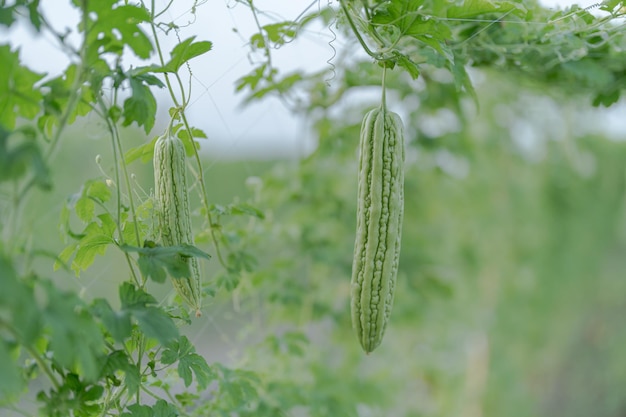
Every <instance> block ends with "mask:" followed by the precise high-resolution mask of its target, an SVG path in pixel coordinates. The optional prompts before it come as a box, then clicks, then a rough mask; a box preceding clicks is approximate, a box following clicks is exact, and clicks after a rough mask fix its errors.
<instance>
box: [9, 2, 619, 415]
mask: <svg viewBox="0 0 626 417" xmlns="http://www.w3.org/2000/svg"><path fill="white" fill-rule="evenodd" d="M39 3H40V2H39V1H38V0H17V1H15V2H13V3H12V4H10V5H6V4H5V2H3V3H2V5H1V6H0V25H3V26H5V27H11V26H12V25H15V24H16V22H18V21H21V22H22V23H24V24H28V25H30V26H31V27H32V28H33V30H35V31H37V32H40V33H44V34H46V35H47V36H51V38H52V39H55V41H56V42H57V43H58V47H59V48H60V49H62V50H63V51H66V53H67V55H68V60H67V67H66V68H65V70H64V71H62V72H60V73H58V74H40V73H37V72H36V71H33V70H32V69H30V68H28V67H27V66H26V65H24V64H23V63H22V61H21V60H20V51H19V49H17V48H15V47H14V46H13V45H11V44H10V43H6V44H3V45H0V60H1V62H2V63H3V69H4V71H0V209H1V211H2V216H0V231H1V233H2V240H1V241H0V285H1V286H2V289H3V291H2V292H0V406H1V407H2V409H3V411H2V414H3V415H5V414H6V413H8V415H28V416H30V415H33V416H34V415H45V416H68V415H73V416H124V417H140V416H141V417H143V416H178V415H180V416H206V415H218V416H242V417H243V416H253V415H254V416H277V415H278V416H281V415H285V416H287V415H289V416H299V415H307V416H320V417H321V416H371V415H397V416H433V417H434V416H442V417H443V416H456V415H464V416H469V417H472V416H477V415H488V416H501V415H506V416H527V415H533V416H543V415H545V416H554V415H572V416H577V415H581V416H582V415H590V414H593V415H594V416H600V417H602V416H607V417H612V416H618V415H621V414H623V412H624V406H625V405H624V403H623V399H622V393H621V391H620V390H619V387H620V386H622V384H623V383H624V375H626V373H625V372H623V371H624V367H625V366H626V364H625V363H624V360H623V358H622V356H623V355H622V354H621V350H622V347H623V344H624V333H623V331H622V330H621V317H622V316H623V313H624V305H623V301H622V300H621V298H620V294H623V291H624V285H625V284H624V283H623V280H622V279H621V275H620V273H619V271H621V270H623V268H624V266H625V265H624V260H623V257H622V256H621V253H622V251H623V248H624V243H625V240H624V234H623V225H624V223H623V212H624V210H623V209H624V207H623V201H624V192H625V186H626V184H625V183H624V175H623V160H624V157H626V149H625V148H624V146H623V144H622V143H615V142H610V141H607V140H606V139H605V138H602V137H596V136H593V135H588V134H585V135H583V134H579V133H578V132H575V131H566V132H565V133H563V134H562V135H561V136H556V133H555V132H556V130H555V129H554V128H553V127H552V130H548V129H547V128H546V129H545V132H549V134H544V135H543V136H541V135H535V136H533V139H534V140H535V142H533V145H532V146H528V143H527V141H528V137H525V136H524V135H523V130H524V129H531V130H532V129H534V130H535V131H537V130H539V129H540V127H545V126H541V125H540V123H541V120H539V119H538V118H537V117H536V116H533V113H532V112H531V110H532V106H529V105H528V101H527V100H528V97H531V98H533V99H538V98H540V97H543V98H546V97H548V98H547V100H550V102H551V103H553V104H555V107H557V108H559V107H562V108H563V109H564V110H561V111H563V112H566V111H568V109H569V107H568V105H567V104H568V102H574V103H578V100H579V97H578V96H579V95H581V94H582V95H583V98H584V99H588V98H589V97H591V100H592V102H593V104H595V105H600V104H602V105H606V106H608V105H612V104H613V103H615V102H616V101H617V100H618V99H619V97H620V94H621V90H622V89H623V88H624V74H626V72H625V71H624V66H625V64H626V60H625V56H626V55H625V54H624V51H623V48H622V47H621V45H623V43H624V35H623V30H621V29H622V26H621V23H620V21H619V19H618V18H619V17H621V16H622V13H623V10H624V4H623V3H622V2H620V1H616V0H610V1H607V2H604V3H602V4H601V5H600V7H599V8H600V9H601V10H602V11H604V12H605V14H604V16H603V17H597V16H595V15H593V14H591V13H590V10H588V9H580V8H579V7H577V6H572V7H571V8H569V9H567V10H563V11H557V12H554V11H549V10H547V9H544V8H542V7H540V6H539V5H538V4H535V3H533V2H522V1H517V0H512V1H497V2H496V1H482V0H478V1H476V0H472V1H464V2H454V3H451V2H441V1H429V0H417V1H416V0H394V1H354V0H353V1H349V0H346V1H342V2H340V3H339V4H338V6H337V7H335V8H333V7H330V6H329V7H325V8H321V9H320V10H315V11H313V12H309V11H308V9H307V10H306V11H305V12H303V14H302V15H301V16H300V17H298V18H296V19H294V20H286V21H269V22H266V21H264V20H263V18H264V17H267V14H265V13H263V11H261V10H260V9H258V8H257V5H256V3H255V2H253V1H252V0H248V1H243V0H239V1H236V3H239V5H238V6H237V7H247V8H248V10H249V11H250V13H251V14H252V16H253V18H254V21H255V22H256V23H257V26H258V27H257V31H256V33H254V34H253V35H252V36H251V37H250V42H249V44H248V46H249V48H250V53H251V54H253V55H256V56H258V57H259V58H260V59H258V60H257V61H256V62H257V64H256V66H255V67H254V68H253V69H252V70H251V72H250V73H249V74H247V75H246V76H244V77H243V78H241V79H240V80H239V82H238V83H237V85H236V86H235V89H236V90H237V91H240V92H241V93H244V94H245V98H244V100H247V101H250V100H260V99H264V98H266V97H267V96H268V95H271V94H275V95H278V96H279V97H281V98H282V99H283V101H284V103H285V104H286V105H288V106H292V108H294V109H295V110H297V111H298V112H300V114H302V115H305V116H306V117H307V118H308V120H309V121H310V123H311V126H312V129H313V130H314V132H315V134H316V137H317V138H318V146H317V149H316V150H315V152H313V153H312V154H311V155H309V156H307V157H306V158H303V159H302V160H300V161H298V163H296V164H294V163H291V162H284V161H283V162H277V163H275V164H272V166H271V168H270V169H269V170H268V171H267V172H266V173H264V174H263V175H261V176H260V177H251V178H249V179H248V181H246V184H247V186H248V187H249V190H248V191H247V192H243V191H242V192H241V193H239V195H237V196H235V197H234V198H233V201H229V202H222V201H211V200H210V194H209V192H208V189H209V187H208V185H209V184H211V185H213V184H218V183H221V182H222V181H223V182H224V186H225V187H231V186H233V185H238V186H240V185H241V184H234V181H233V183H228V182H227V181H226V180H223V179H222V178H226V177H227V176H222V177H220V176H219V175H217V171H215V172H213V171H211V172H205V167H206V165H205V164H203V163H202V162H203V161H202V160H201V158H200V154H199V152H198V148H199V146H201V145H200V143H201V140H200V139H202V138H206V137H207V135H206V134H205V133H204V132H203V131H202V130H201V129H199V128H197V127H195V126H192V125H191V124H190V122H189V120H188V119H187V115H186V110H187V109H188V106H189V105H190V103H189V97H190V95H191V91H189V87H185V85H186V83H185V82H184V81H185V77H186V76H187V71H189V69H190V66H191V65H193V61H192V60H194V59H196V58H198V57H201V56H203V55H204V54H208V53H209V52H210V51H211V49H212V47H213V42H215V43H217V41H218V40H217V39H214V40H212V41H209V40H204V39H198V37H197V36H192V37H188V38H186V39H180V38H178V43H177V45H176V46H175V47H174V48H172V50H171V51H169V58H168V57H167V56H166V55H167V54H165V53H164V51H163V49H162V47H161V41H162V40H163V39H164V38H165V37H166V36H172V34H174V35H176V36H179V34H180V33H181V32H180V30H179V29H180V28H179V27H177V26H176V25H175V24H174V23H173V22H167V21H164V20H163V18H164V16H166V14H165V12H166V11H167V9H165V10H158V9H156V8H155V2H154V1H151V2H144V1H140V2H126V1H117V0H106V1H88V0H73V1H72V5H73V7H75V8H76V10H77V11H78V12H79V13H80V16H81V19H80V22H77V24H76V29H75V30H74V31H73V33H74V34H77V35H79V37H80V41H79V43H78V44H77V45H74V44H72V43H71V42H70V41H69V37H68V36H67V34H66V33H60V32H58V31H56V30H55V29H54V25H52V24H51V22H49V21H48V20H47V18H46V16H44V15H43V14H41V11H40V4H39ZM189 3H190V10H191V12H190V13H192V14H193V13H195V10H196V8H198V7H201V6H202V7H218V6H215V5H211V6H209V4H210V3H205V2H199V1H190V2H189ZM170 4H171V3H170ZM316 22H317V23H320V22H321V23H322V24H323V25H326V26H331V25H332V26H337V28H338V30H339V31H340V33H339V36H344V37H345V36H350V39H352V36H354V39H355V42H358V43H359V45H360V46H361V47H362V50H363V52H364V53H365V54H366V55H365V56H367V58H366V59H361V58H356V59H354V57H352V58H350V57H349V56H348V55H349V51H350V50H351V45H349V46H348V47H346V48H345V50H339V51H338V54H337V56H336V58H334V60H333V61H332V69H328V70H325V71H322V72H318V73H305V72H300V71H296V72H293V73H289V74H282V73H281V72H280V70H279V68H277V67H276V66H275V64H274V63H273V60H272V54H273V49H275V48H283V47H288V46H289V44H291V43H292V42H293V43H294V45H297V43H296V42H295V41H297V38H298V37H299V36H301V34H303V33H305V32H306V30H307V29H308V28H309V27H310V26H311V25H314V24H315V23H316ZM329 30H331V29H329ZM372 45H374V46H372ZM128 56H132V57H133V59H136V60H138V61H139V62H140V64H138V65H129V64H127V63H126V59H127V57H128ZM208 56H210V54H209V55H208ZM372 60H373V61H374V63H373V62H372ZM190 61H191V62H190ZM376 64H378V65H376ZM381 67H384V68H386V72H387V73H388V76H387V78H386V81H385V88H386V90H387V92H388V95H389V99H388V100H389V102H390V103H393V104H390V107H397V108H398V109H399V113H402V114H403V116H404V120H405V124H406V127H407V130H406V131H407V142H408V143H407V164H406V165H407V166H406V173H405V176H406V185H405V199H406V207H405V222H404V229H403V243H402V247H403V250H402V255H401V261H400V269H399V276H398V281H397V282H398V284H397V285H398V288H397V290H396V291H397V295H396V306H395V308H394V312H393V314H392V317H391V321H390V324H389V330H388V336H387V340H386V341H385V343H384V344H383V346H382V347H381V348H380V349H379V350H377V351H376V353H374V354H372V355H370V356H364V355H363V354H362V352H361V351H360V347H359V346H358V343H357V341H356V338H355V337H354V334H352V331H351V329H350V315H349V311H348V310H349V308H348V306H349V302H348V298H349V293H350V284H349V281H350V279H349V277H350V268H351V259H352V249H353V244H354V228H355V218H354V214H355V211H356V202H355V201H354V200H355V196H356V163H357V162H356V159H357V158H356V154H355V149H356V147H357V142H358V136H359V135H358V130H359V125H360V122H361V119H362V116H363V114H364V113H365V111H366V109H367V108H371V107H374V106H376V105H378V104H379V103H378V102H372V103H367V102H362V101H361V100H352V99H351V97H353V95H358V94H359V93H360V92H362V91H363V90H365V89H368V88H369V87H376V88H377V89H378V88H379V87H380V84H381V81H380V80H381V74H382V72H383V69H382V68H381ZM472 67H476V68H480V70H477V69H474V68H472ZM477 71H480V72H477ZM329 72H332V75H330V78H329ZM472 74H478V75H480V76H481V77H486V79H487V80H488V82H487V83H481V82H473V81H472V80H473V78H472V77H470V75H472ZM189 76H190V74H189ZM478 78H480V77H478ZM329 80H330V81H329ZM520 80H523V82H520ZM328 83H331V85H330V86H329V85H328ZM158 88H164V89H166V90H167V92H168V93H169V94H170V99H171V106H170V117H171V119H172V121H173V126H172V132H173V134H176V135H177V136H178V137H180V138H181V139H182V140H183V142H184V143H185V149H186V153H187V156H188V157H189V158H188V161H189V162H190V163H189V169H190V172H192V173H193V174H194V181H193V184H191V186H190V189H191V190H193V191H194V192H196V191H197V195H195V194H194V195H193V197H194V198H193V199H192V204H194V209H195V210H193V211H192V213H193V216H195V218H194V226H195V228H194V234H195V243H194V245H180V246H163V245H161V243H162V242H159V241H158V237H159V233H158V230H156V228H157V226H156V222H155V221H154V218H155V216H154V213H153V210H154V209H153V198H152V196H150V194H149V192H144V191H143V188H142V186H141V185H140V184H139V183H138V182H135V181H134V177H133V176H131V174H130V172H129V170H130V166H131V164H133V165H132V166H133V167H136V166H137V167H140V168H138V169H141V167H142V166H143V165H142V164H146V162H148V161H149V160H150V159H151V157H152V153H153V148H154V143H155V140H151V139H150V138H154V136H155V135H156V136H158V134H159V132H153V130H154V129H153V128H154V126H155V125H156V116H157V112H156V110H157V101H156V99H155V96H154V91H155V90H156V89H158ZM468 97H472V98H473V100H474V102H475V103H480V112H479V113H477V112H476V110H475V107H473V106H472V103H471V102H468ZM531 101H532V100H531ZM400 109H401V110H400ZM86 115H89V116H90V117H95V118H98V119H99V120H101V123H103V124H104V126H105V127H106V130H107V138H108V140H109V141H110V151H109V152H110V154H109V155H108V156H106V157H105V158H103V157H102V156H97V157H96V165H97V166H98V167H99V168H100V170H101V174H102V175H100V176H98V177H90V178H89V179H87V180H86V181H84V183H83V184H82V186H81V187H80V188H79V189H77V190H74V192H73V194H71V195H69V196H68V197H67V199H66V200H65V201H63V202H62V203H61V206H59V204H58V203H59V201H58V195H57V194H54V193H55V189H58V188H60V187H62V186H63V180H62V178H63V175H64V174H65V175H68V172H67V171H68V170H67V164H68V161H70V162H72V163H77V162H78V161H79V160H80V159H81V158H82V155H79V154H78V153H77V152H75V151H74V150H73V149H69V151H68V150H67V149H62V147H61V142H63V141H67V140H68V139H67V136H68V134H67V132H68V126H69V125H72V124H73V123H80V122H83V116H86ZM533 123H535V124H537V126H540V127H537V126H535V127H533V126H534V125H533ZM131 125H132V127H136V128H139V129H141V131H143V132H144V133H145V135H150V138H147V140H145V141H143V143H141V144H139V145H138V146H136V144H133V143H131V142H130V141H128V140H127V139H126V137H125V136H124V133H123V132H124V130H123V128H127V127H131ZM87 127H89V125H87ZM560 127H561V128H562V129H566V128H567V126H560ZM535 133H536V132H535ZM553 136H554V137H553ZM61 149H62V152H60V150H61ZM89 152H91V149H90V150H89ZM57 153H60V155H59V157H58V158H59V159H62V158H65V160H64V161H63V160H62V161H61V162H59V161H58V159H57V158H55V157H56V156H57ZM94 156H95V155H93V154H90V155H89V160H93V157H94ZM103 159H104V160H107V161H113V162H112V164H111V166H110V167H105V168H103V165H102V164H103V162H102V161H103ZM109 173H110V174H109ZM72 175H74V174H73V173H72ZM149 187H150V186H147V188H149ZM46 196H49V197H50V198H54V199H56V200H55V204H50V205H41V204H37V202H38V201H42V200H39V199H42V198H43V199H45V198H46ZM50 212H52V215H53V217H56V218H58V232H59V234H60V235H61V239H62V242H61V243H60V244H59V243H58V242H57V241H52V240H50V238H49V236H44V235H43V234H42V233H40V231H39V230H37V229H36V227H35V228H34V229H33V232H31V228H30V224H31V223H32V224H36V222H35V220H36V219H38V218H44V216H46V215H48V213H50ZM46 221H47V220H46ZM189 257H196V258H198V262H199V263H200V264H201V265H202V268H203V270H204V276H205V277H206V279H205V282H204V283H203V285H204V287H203V296H204V297H205V300H206V302H205V305H206V306H207V307H205V309H204V315H203V318H201V319H198V318H192V317H190V315H189V311H188V310H187V309H186V308H185V307H184V306H183V304H182V303H181V300H180V299H178V298H176V297H170V296H168V295H160V294H159V290H160V289H162V288H163V287H162V286H164V285H167V284H165V283H164V282H166V277H167V275H170V276H172V277H174V278H176V277H179V278H178V279H184V278H183V277H184V276H186V275H187V272H188V265H187V262H184V261H182V260H183V259H186V258H189ZM99 262H102V263H106V264H108V265H112V268H111V269H110V270H107V273H106V277H104V278H100V279H101V280H102V281H105V282H106V285H107V286H108V289H110V290H111V292H112V293H113V294H115V293H117V295H116V296H109V295H108V294H99V293H94V292H89V290H87V291H77V290H76V289H75V288H74V287H72V286H71V285H70V284H68V283H72V282H79V283H84V282H88V280H90V279H93V278H94V277H95V276H96V275H97V272H96V271H97V268H98V264H99ZM55 271H56V272H55ZM72 280H74V281H72ZM80 286H82V287H83V288H88V287H87V286H84V285H83V284H80ZM198 323H200V324H202V323H204V324H202V325H206V323H213V326H214V328H215V329H218V330H219V329H225V330H222V331H221V333H220V332H219V331H218V332H217V333H218V334H215V335H210V336H211V337H205V338H204V339H203V340H201V341H200V340H197V337H200V336H204V333H202V332H200V333H199V334H198V335H194V334H193V332H194V331H196V330H197V327H196V326H197V325H198ZM196 336H197V337H196ZM229 338H234V339H235V340H236V342H235V343H234V346H235V349H233V352H229V353H231V354H232V357H231V359H226V358H225V357H224V352H223V351H222V350H223V349H224V348H223V346H221V345H220V343H221V342H222V341H223V339H229ZM592 399H593V400H592Z"/></svg>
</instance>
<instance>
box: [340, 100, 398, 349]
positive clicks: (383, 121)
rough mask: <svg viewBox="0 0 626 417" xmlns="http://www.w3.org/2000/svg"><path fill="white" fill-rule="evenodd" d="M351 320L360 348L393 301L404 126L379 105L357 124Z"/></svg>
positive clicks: (370, 340)
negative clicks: (360, 123)
mask: <svg viewBox="0 0 626 417" xmlns="http://www.w3.org/2000/svg"><path fill="white" fill-rule="evenodd" d="M359 149H360V156H359V176H358V202H357V231H356V240H355V245H354V246H355V247H354V260H353V264H352V281H351V310H352V326H353V327H354V329H355V330H356V333H357V336H358V338H359V342H360V343H361V346H362V347H363V350H365V352H367V353H369V352H371V351H373V350H374V349H375V348H376V347H377V346H378V345H379V344H380V342H381V341H382V338H383V335H384V333H385V328H386V326H387V322H388V320H389V315H390V313H391V307H392V305H393V297H394V289H395V285H396V275H397V272H398V261H399V257H400V240H401V239H400V238H401V232H402V216H403V210H404V171H403V169H404V128H403V125H402V120H401V119H400V116H398V115H397V114H396V113H393V112H390V111H388V110H386V109H385V107H384V104H383V106H381V107H379V108H376V109H374V110H371V111H369V112H368V113H367V114H366V115H365V118H364V119H363V124H362V125H361V140H360V145H359Z"/></svg>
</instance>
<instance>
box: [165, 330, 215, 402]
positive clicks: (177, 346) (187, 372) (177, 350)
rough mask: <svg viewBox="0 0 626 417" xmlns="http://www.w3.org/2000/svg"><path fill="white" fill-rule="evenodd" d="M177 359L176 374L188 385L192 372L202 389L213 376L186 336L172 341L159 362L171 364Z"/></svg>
mask: <svg viewBox="0 0 626 417" xmlns="http://www.w3.org/2000/svg"><path fill="white" fill-rule="evenodd" d="M176 361H178V375H179V376H180V377H181V378H182V379H183V381H184V382H185V386H186V387H188V386H190V385H191V382H192V373H193V374H194V375H195V376H196V382H197V383H198V388H199V389H200V390H204V389H205V388H206V387H207V386H208V385H209V383H210V382H211V381H212V380H213V379H214V378H215V376H214V375H213V372H212V370H211V368H210V367H209V365H208V364H207V363H206V361H205V360H204V358H203V357H202V356H200V355H198V354H197V353H196V349H195V348H194V347H193V345H192V344H191V343H190V342H189V339H187V337H186V336H181V337H180V339H178V340H176V341H172V342H170V343H169V344H168V345H167V348H166V349H165V350H164V351H163V353H162V354H161V363H163V364H164V365H171V364H173V363H175V362H176Z"/></svg>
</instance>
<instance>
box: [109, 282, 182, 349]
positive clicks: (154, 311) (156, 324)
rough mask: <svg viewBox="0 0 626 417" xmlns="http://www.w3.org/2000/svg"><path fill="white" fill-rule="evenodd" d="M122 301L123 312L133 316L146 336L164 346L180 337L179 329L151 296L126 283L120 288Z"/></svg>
mask: <svg viewBox="0 0 626 417" xmlns="http://www.w3.org/2000/svg"><path fill="white" fill-rule="evenodd" d="M120 301H121V302H122V310H123V311H128V312H130V313H131V314H132V316H133V317H134V318H135V319H136V320H137V323H138V325H139V328H140V329H141V330H142V331H143V332H144V333H145V334H146V336H148V337H151V338H154V339H156V340H158V341H159V342H160V343H162V344H166V343H168V342H169V341H170V340H172V339H175V338H177V337H178V328H177V327H176V325H175V324H174V322H173V321H172V319H171V318H170V317H169V316H168V315H167V314H166V313H165V312H164V311H163V310H162V309H161V308H159V307H156V306H157V305H158V302H157V301H156V300H155V299H154V297H152V296H151V295H150V294H148V293H146V292H144V291H143V290H141V289H138V288H135V287H134V286H133V285H132V284H130V283H128V282H125V283H123V284H122V285H121V286H120Z"/></svg>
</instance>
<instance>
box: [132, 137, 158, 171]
mask: <svg viewBox="0 0 626 417" xmlns="http://www.w3.org/2000/svg"><path fill="white" fill-rule="evenodd" d="M158 138H159V137H158V136H157V137H155V138H154V139H152V140H151V141H150V142H148V143H144V144H143V145H139V146H137V147H135V148H131V149H129V150H128V151H126V155H124V162H125V163H126V164H130V163H131V162H133V161H135V160H136V159H141V162H143V163H146V162H149V161H152V157H153V155H154V144H155V143H156V141H157V139H158Z"/></svg>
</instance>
